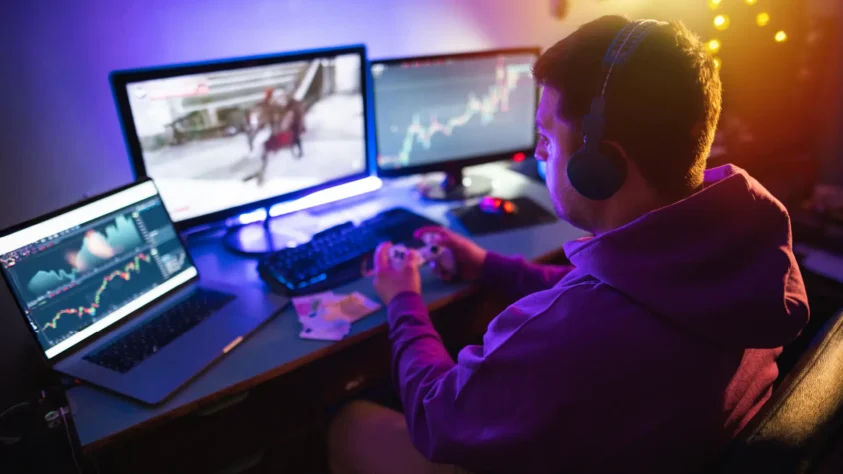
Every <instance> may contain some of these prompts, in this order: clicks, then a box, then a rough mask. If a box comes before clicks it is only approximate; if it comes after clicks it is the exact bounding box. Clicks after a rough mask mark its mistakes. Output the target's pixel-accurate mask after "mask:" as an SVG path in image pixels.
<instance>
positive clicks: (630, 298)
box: [329, 17, 808, 473]
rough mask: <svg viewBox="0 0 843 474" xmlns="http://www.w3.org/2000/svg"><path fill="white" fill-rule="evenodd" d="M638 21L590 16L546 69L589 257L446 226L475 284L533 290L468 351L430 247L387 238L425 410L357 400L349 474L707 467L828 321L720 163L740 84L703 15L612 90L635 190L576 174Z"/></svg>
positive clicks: (545, 116) (417, 397)
mask: <svg viewBox="0 0 843 474" xmlns="http://www.w3.org/2000/svg"><path fill="white" fill-rule="evenodd" d="M626 24H627V20H625V19H623V18H620V17H603V18H600V19H598V20H596V21H593V22H591V23H588V24H586V25H584V26H582V27H581V28H579V29H578V30H577V31H576V32H574V33H573V34H572V35H571V36H569V37H567V38H565V39H564V40H562V41H560V42H559V43H557V44H556V45H555V46H553V47H552V48H550V49H549V50H548V51H547V52H546V53H544V54H543V55H542V57H541V58H540V59H539V60H538V62H537V64H536V65H535V68H534V74H535V77H536V79H537V81H538V82H539V83H540V84H541V85H542V86H543V88H544V89H543V94H542V97H541V101H540V105H539V108H538V112H537V117H536V118H537V122H538V129H539V138H538V146H537V148H536V156H537V158H538V159H539V160H544V161H546V162H547V187H548V190H549V191H550V194H551V197H552V200H553V202H554V204H555V208H556V212H557V213H558V215H559V216H560V217H561V218H562V219H564V220H566V221H568V222H570V223H572V224H574V225H575V226H577V227H580V228H582V229H585V230H587V231H590V232H591V233H592V234H594V237H590V238H584V239H580V240H577V241H573V242H567V243H565V251H566V254H567V256H568V258H569V259H570V261H571V263H572V265H571V266H567V267H550V266H541V265H532V264H528V263H525V262H524V261H523V260H520V259H515V258H509V257H504V256H501V255H497V254H494V253H491V252H486V251H484V250H483V249H481V248H480V247H478V246H477V245H475V244H474V243H472V242H471V241H469V240H468V239H466V238H463V237H460V236H458V235H456V234H454V233H452V232H449V231H447V230H440V231H438V232H439V234H440V235H441V237H442V238H443V240H444V242H443V243H444V245H445V246H448V247H450V248H451V249H452V250H453V251H454V254H455V257H456V261H457V264H458V269H459V272H458V273H459V274H458V275H457V276H458V277H460V278H464V279H468V280H475V281H478V282H479V283H480V284H481V285H482V286H483V288H484V289H485V291H495V292H497V293H503V292H506V293H508V294H509V295H510V296H511V297H513V298H516V299H518V301H517V302H515V303H514V304H513V305H511V306H510V307H509V308H508V309H507V310H506V311H504V312H503V313H501V314H500V315H498V316H497V317H496V318H495V320H494V321H492V323H491V324H490V325H489V327H488V331H487V333H486V334H485V336H484V338H483V344H482V345H479V346H469V347H467V348H465V349H463V350H462V351H461V352H460V354H459V356H458V358H457V360H456V361H454V360H452V358H451V357H450V356H449V354H448V353H447V352H446V350H445V348H444V347H443V345H442V342H441V339H440V337H439V335H438V334H437V333H436V331H435V330H434V328H433V326H432V325H431V323H430V319H429V317H428V313H427V310H426V308H425V305H424V303H423V301H422V299H421V297H420V296H419V294H420V292H421V280H420V276H419V273H418V269H417V262H418V260H417V258H416V257H413V258H412V259H411V260H410V261H409V262H408V265H405V267H404V268H403V270H395V269H393V268H391V267H390V265H388V258H387V256H386V252H387V251H388V248H389V244H386V245H383V246H381V247H380V248H379V249H378V252H377V256H376V259H377V261H376V264H377V269H376V273H375V288H376V290H377V292H378V294H379V295H380V297H381V298H382V299H383V301H384V302H386V303H387V305H388V306H387V314H388V321H389V327H390V332H389V335H390V338H391V340H392V345H393V367H394V370H393V375H394V378H395V382H396V384H397V386H398V389H399V392H400V397H401V400H402V402H403V407H404V412H405V414H404V416H402V415H400V414H399V413H397V412H393V411H391V410H388V409H386V408H382V407H379V406H377V405H374V404H371V403H365V402H355V403H352V404H350V405H348V406H347V407H346V408H345V409H343V410H342V411H341V413H340V414H339V415H338V417H337V418H336V420H335V421H334V423H333V425H332V427H331V431H330V434H329V447H330V451H331V463H332V467H333V468H334V470H335V472H340V473H341V472H369V473H382V472H383V473H385V472H400V473H415V472H454V471H455V470H456V469H457V467H456V466H459V468H464V469H468V470H471V471H474V472H512V473H544V472H547V473H615V472H623V473H645V472H646V473H680V472H681V473H688V472H694V471H695V470H697V469H698V468H700V467H701V466H704V465H705V464H706V463H709V462H710V461H711V460H712V459H713V458H714V457H715V456H716V455H717V454H718V452H720V451H721V450H722V448H723V447H724V446H725V445H726V443H727V442H728V441H729V440H730V439H731V438H733V437H734V436H735V435H736V434H737V433H738V432H739V431H740V430H741V428H742V427H743V426H745V425H746V423H747V422H748V420H749V419H750V418H752V416H753V415H754V414H755V413H756V412H757V411H758V409H759V408H760V407H761V406H762V405H763V404H764V402H765V401H766V400H767V399H768V398H769V396H770V392H771V384H772V383H773V381H774V380H775V379H776V377H777V375H778V369H777V366H776V358H777V357H778V355H779V354H780V352H781V346H782V345H784V344H787V343H788V342H790V341H791V340H793V339H794V338H795V337H796V336H797V335H798V334H799V332H800V331H801V329H802V327H803V326H804V324H805V323H806V321H807V318H808V305H807V297H806V295H805V289H804V286H803V283H802V279H801V275H800V273H799V269H798V267H797V265H796V262H795V260H794V257H793V254H792V251H791V235H790V220H789V217H788V214H787V211H786V210H785V209H784V207H783V206H782V205H781V204H780V203H779V202H778V201H777V200H776V199H775V198H773V197H772V196H771V195H770V194H769V193H768V192H767V191H766V190H765V189H764V188H763V187H762V186H761V185H760V184H759V183H758V182H756V181H755V180H754V179H752V178H751V177H750V176H748V175H747V174H746V173H745V172H744V171H743V170H740V169H738V168H735V167H732V166H725V167H722V168H717V169H713V170H709V171H704V169H705V160H706V156H707V155H708V153H709V149H710V146H711V142H712V140H713V136H714V131H715V128H716V125H717V121H718V118H719V114H720V100H721V99H720V97H721V92H720V91H721V89H720V81H719V78H718V75H717V73H716V71H715V68H714V64H713V63H712V59H711V57H710V56H709V55H708V54H707V53H706V52H705V51H704V49H703V47H702V46H701V44H700V42H699V41H698V39H697V38H695V37H694V36H692V35H691V34H690V33H689V32H688V31H687V30H686V29H685V28H684V27H683V26H681V25H679V24H663V25H660V26H657V27H655V28H654V29H653V30H651V31H650V32H649V34H648V35H647V36H646V38H645V39H644V40H643V42H642V43H641V44H640V46H639V47H638V49H637V50H635V52H634V54H633V55H632V56H631V58H630V59H629V61H628V62H627V63H626V64H625V65H624V67H623V68H621V69H620V70H618V71H617V75H616V76H613V77H612V80H611V82H610V84H609V86H608V89H607V92H606V110H605V119H606V122H605V133H604V140H605V141H606V143H605V145H606V146H611V147H613V148H614V149H616V150H618V152H619V153H620V155H621V156H622V158H623V160H624V162H625V165H626V168H627V176H626V179H625V180H624V181H623V184H622V185H621V186H620V188H619V190H617V192H616V193H614V194H613V195H612V196H611V197H609V198H608V199H605V200H590V199H587V198H585V197H584V196H582V195H580V193H579V192H578V191H577V190H576V189H574V188H573V187H572V185H571V183H570V181H569V175H568V171H567V165H568V163H569V161H570V158H571V155H572V154H573V153H574V152H575V151H576V150H578V149H579V148H580V147H581V146H582V143H583V133H582V128H581V127H582V122H583V118H584V117H585V115H586V114H587V113H588V111H589V106H590V103H591V101H592V98H593V97H594V96H595V91H596V89H597V87H598V85H597V83H598V77H599V76H600V74H601V61H602V59H603V56H604V54H605V52H606V50H607V49H608V48H609V44H610V43H611V42H612V40H613V38H614V37H615V35H616V34H617V33H618V32H619V31H620V30H621V29H622V28H623V27H624V26H625V25H626ZM426 230H430V229H426Z"/></svg>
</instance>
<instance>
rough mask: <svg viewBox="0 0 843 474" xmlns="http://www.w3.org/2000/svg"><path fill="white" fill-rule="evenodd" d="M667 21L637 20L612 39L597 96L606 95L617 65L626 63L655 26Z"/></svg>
mask: <svg viewBox="0 0 843 474" xmlns="http://www.w3.org/2000/svg"><path fill="white" fill-rule="evenodd" d="M665 24H667V23H665V22H662V21H656V20H637V21H633V22H630V23H627V24H626V26H624V27H623V28H622V29H621V31H620V32H618V34H617V35H615V38H614V39H613V40H612V44H611V45H610V46H609V49H608V50H606V55H605V56H603V74H602V75H601V80H600V81H599V82H598V84H601V86H600V89H599V90H598V94H597V97H605V95H606V88H607V87H608V86H609V78H610V77H611V76H612V71H613V70H614V68H615V66H621V65H623V64H624V63H626V62H627V61H628V60H629V58H630V57H632V53H633V52H635V50H636V49H638V46H639V45H640V44H641V42H642V41H644V38H646V37H647V34H648V33H649V32H650V30H652V29H653V28H655V27H657V26H661V25H665Z"/></svg>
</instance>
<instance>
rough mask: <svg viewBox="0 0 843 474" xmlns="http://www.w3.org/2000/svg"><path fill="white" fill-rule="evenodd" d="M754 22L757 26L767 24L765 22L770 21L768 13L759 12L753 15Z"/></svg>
mask: <svg viewBox="0 0 843 474" xmlns="http://www.w3.org/2000/svg"><path fill="white" fill-rule="evenodd" d="M755 23H758V26H767V23H770V14H769V13H767V12H761V13H759V14H758V15H756V16H755Z"/></svg>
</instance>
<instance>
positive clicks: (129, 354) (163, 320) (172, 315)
mask: <svg viewBox="0 0 843 474" xmlns="http://www.w3.org/2000/svg"><path fill="white" fill-rule="evenodd" d="M233 299H234V295H231V294H228V293H223V292H220V291H215V290H209V289H206V288H198V289H197V290H196V291H195V292H194V293H193V294H192V295H190V297H188V298H187V299H186V300H184V301H182V302H180V303H178V304H176V305H175V306H173V307H172V308H170V309H168V310H166V311H164V312H163V313H161V314H160V315H159V316H158V317H156V318H154V319H152V320H150V321H147V322H146V323H144V324H143V325H141V326H138V327H137V328H135V329H134V330H132V332H130V333H128V334H126V335H125V336H123V337H121V338H119V339H116V340H114V341H113V342H111V343H110V344H109V345H107V346H105V347H103V348H101V349H99V350H97V351H96V352H92V353H90V354H88V355H86V356H85V357H84V359H85V360H87V361H89V362H93V363H94V364H97V365H100V366H102V367H105V368H107V369H111V370H114V371H116V372H120V373H123V374H125V373H126V372H128V371H130V370H132V368H134V367H135V366H137V365H138V364H140V363H141V362H143V361H144V360H146V359H148V358H149V357H150V356H151V355H153V354H155V353H156V352H158V351H159V350H160V349H161V348H163V347H164V346H166V345H167V344H169V343H170V342H172V341H173V340H174V339H176V338H177V337H179V336H181V335H182V334H184V333H185V332H187V331H189V330H190V329H191V328H193V327H195V326H196V325H197V324H199V323H201V322H202V321H204V320H205V319H207V318H208V316H210V315H212V314H213V313H214V312H216V311H217V310H218V309H220V308H222V307H223V306H225V305H226V304H228V302H230V301H231V300H233Z"/></svg>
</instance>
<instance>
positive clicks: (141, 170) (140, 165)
mask: <svg viewBox="0 0 843 474" xmlns="http://www.w3.org/2000/svg"><path fill="white" fill-rule="evenodd" d="M348 54H356V55H358V56H359V57H360V94H361V98H362V100H363V130H362V132H363V135H362V140H363V147H364V161H365V163H364V167H363V169H362V170H361V171H359V172H357V173H353V174H349V175H347V176H343V177H340V178H336V179H333V180H331V181H327V182H325V183H321V184H318V185H315V186H310V187H308V188H304V189H300V190H298V191H293V192H290V193H286V194H279V195H277V196H273V197H270V198H267V199H263V200H260V201H254V202H250V203H245V204H240V205H236V206H232V207H229V208H227V209H222V210H219V211H215V212H211V213H207V214H202V215H199V216H194V217H189V218H186V219H182V220H179V221H174V224H175V226H176V229H177V230H179V231H185V230H187V229H191V228H194V227H197V226H200V225H207V224H212V223H219V222H225V221H226V220H227V219H229V218H231V217H234V216H237V215H239V214H242V213H245V212H250V211H254V210H256V209H261V208H268V207H271V206H272V205H273V204H277V203H280V202H285V201H292V200H295V199H299V198H302V197H304V196H307V195H309V194H313V193H315V192H317V191H321V190H323V189H327V188H331V187H334V186H338V185H341V184H345V183H350V182H352V181H356V180H359V179H363V178H366V177H368V176H370V175H372V174H373V167H372V164H371V161H372V160H371V159H370V157H371V156H372V153H373V150H374V146H375V144H373V143H370V141H371V140H369V127H370V123H369V122H370V117H369V114H370V108H369V101H368V99H367V95H368V90H369V73H368V69H369V68H368V64H369V62H368V58H367V55H366V46H365V45H363V44H356V45H348V46H336V47H328V48H319V49H311V50H301V51H290V52H283V53H273V54H266V55H259V56H247V57H234V58H224V59H215V60H209V61H199V62H192V63H178V64H169V65H162V66H153V67H145V68H136V69H122V70H116V71H112V72H111V73H110V74H109V83H110V84H111V92H112V95H113V96H114V102H115V106H116V109H117V115H118V117H119V119H120V127H121V130H122V132H123V139H124V141H125V143H126V150H127V152H128V154H129V160H130V163H131V167H132V172H133V175H134V178H135V179H136V180H137V179H142V178H150V176H149V174H148V173H147V169H146V165H145V163H144V159H143V150H142V148H141V145H140V138H139V137H138V134H137V130H136V128H135V123H134V117H133V116H132V110H131V106H130V104H129V95H128V91H127V88H126V86H127V85H129V84H131V83H135V82H142V81H149V80H155V79H167V78H171V77H177V76H184V75H190V74H202V73H208V72H216V71H223V70H232V69H243V68H249V67H260V66H268V65H272V64H278V63H286V62H293V61H308V60H312V59H317V58H322V57H326V56H334V57H336V56H343V55H348ZM152 178H154V177H152ZM164 205H165V207H166V205H167V203H166V201H165V202H164ZM171 218H172V216H171Z"/></svg>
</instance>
